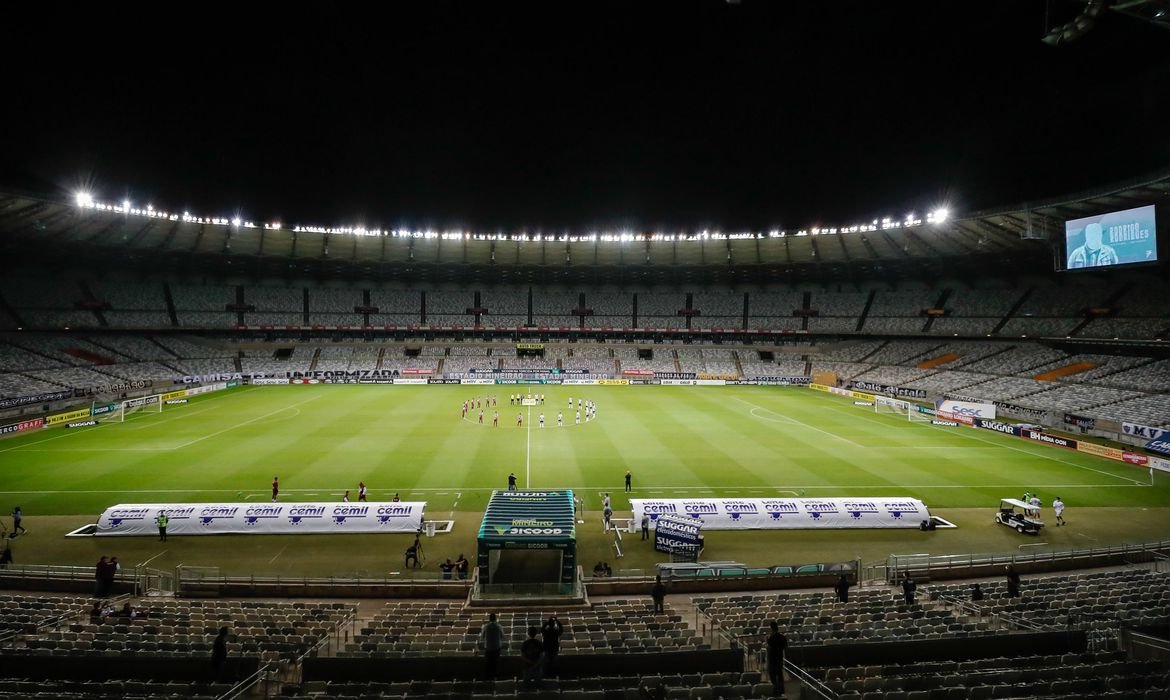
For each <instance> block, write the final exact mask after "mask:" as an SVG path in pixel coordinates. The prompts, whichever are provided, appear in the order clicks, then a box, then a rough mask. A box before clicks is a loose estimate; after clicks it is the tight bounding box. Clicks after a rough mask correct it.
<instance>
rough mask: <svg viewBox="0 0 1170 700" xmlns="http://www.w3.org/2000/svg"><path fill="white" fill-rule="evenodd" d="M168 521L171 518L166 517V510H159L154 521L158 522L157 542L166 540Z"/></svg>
mask: <svg viewBox="0 0 1170 700" xmlns="http://www.w3.org/2000/svg"><path fill="white" fill-rule="evenodd" d="M170 521H171V519H170V518H168V517H167V512H166V511H165V510H160V511H159V512H158V517H157V518H155V522H157V523H158V541H159V542H166V541H167V523H169V522H170Z"/></svg>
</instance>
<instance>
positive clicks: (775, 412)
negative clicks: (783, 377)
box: [731, 396, 865, 449]
mask: <svg viewBox="0 0 1170 700" xmlns="http://www.w3.org/2000/svg"><path fill="white" fill-rule="evenodd" d="M731 398H733V399H735V400H736V401H739V402H740V403H744V404H747V405H748V406H751V407H752V408H753V409H757V410H760V411H765V412H767V413H771V414H772V415H775V416H780V417H781V418H783V419H785V420H788V421H791V424H792V425H799V426H801V427H803V428H808V429H809V430H814V431H816V432H818V433H820V434H822V435H828V436H829V437H831V438H833V439H835V440H840V441H841V442H844V443H847V444H850V445H853V446H854V447H860V448H862V449H865V446H864V445H859V444H857V443H856V442H853V441H852V440H850V439H849V438H843V437H841V436H840V435H837V434H836V433H830V432H829V431H827V430H821V429H820V428H817V427H815V426H812V425H809V424H808V423H804V422H801V421H798V420H796V419H795V418H793V417H791V416H787V415H784V414H783V413H780V412H779V411H773V410H772V409H770V408H764V407H763V406H757V405H756V404H754V403H752V402H751V401H744V400H743V399H741V398H739V397H738V396H732V397H731ZM748 413H749V414H750V415H751V416H752V417H754V418H759V419H761V420H769V421H770V420H771V419H769V418H764V417H763V416H759V415H756V414H755V413H753V412H752V411H748ZM773 422H775V421H773Z"/></svg>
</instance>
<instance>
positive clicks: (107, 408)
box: [90, 403, 118, 416]
mask: <svg viewBox="0 0 1170 700" xmlns="http://www.w3.org/2000/svg"><path fill="white" fill-rule="evenodd" d="M116 410H118V404H116V403H107V404H104V405H101V406H94V407H93V409H92V410H91V411H90V413H91V415H95V416H101V415H104V414H106V413H111V412H113V411H116Z"/></svg>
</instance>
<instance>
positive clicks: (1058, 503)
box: [1052, 496, 1064, 526]
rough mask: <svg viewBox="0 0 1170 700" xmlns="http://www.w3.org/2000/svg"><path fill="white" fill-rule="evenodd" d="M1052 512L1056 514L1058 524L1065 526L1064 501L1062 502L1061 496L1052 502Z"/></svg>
mask: <svg viewBox="0 0 1170 700" xmlns="http://www.w3.org/2000/svg"><path fill="white" fill-rule="evenodd" d="M1052 512H1053V513H1056V524H1057V525H1058V526H1059V525H1064V501H1062V500H1060V496H1057V497H1056V498H1055V499H1054V500H1053V501H1052Z"/></svg>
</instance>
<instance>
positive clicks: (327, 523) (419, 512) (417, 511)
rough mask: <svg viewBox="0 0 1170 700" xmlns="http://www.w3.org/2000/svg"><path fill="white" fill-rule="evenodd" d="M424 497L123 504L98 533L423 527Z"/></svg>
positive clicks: (265, 532) (112, 509)
mask: <svg viewBox="0 0 1170 700" xmlns="http://www.w3.org/2000/svg"><path fill="white" fill-rule="evenodd" d="M425 507H426V502H425V501H416V502H410V503H390V502H381V503H378V502H369V503H364V502H363V503H336V502H334V503H154V504H148V503H124V504H119V505H116V506H110V507H109V508H107V509H106V510H105V511H104V512H103V513H102V514H101V517H99V518H98V527H97V532H96V533H95V534H97V535H153V536H155V537H157V536H158V522H157V518H158V514H159V513H161V512H165V513H166V514H167V517H168V518H169V520H170V522H169V523H168V524H167V535H168V536H170V535H226V534H245V533H246V534H260V535H296V534H315V535H320V534H333V535H342V534H350V533H355V532H364V533H371V532H374V533H379V532H384V533H392V532H408V533H414V532H418V531H419V529H420V528H421V527H422V519H423V509H424V508H425Z"/></svg>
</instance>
